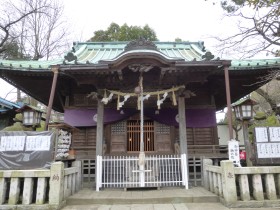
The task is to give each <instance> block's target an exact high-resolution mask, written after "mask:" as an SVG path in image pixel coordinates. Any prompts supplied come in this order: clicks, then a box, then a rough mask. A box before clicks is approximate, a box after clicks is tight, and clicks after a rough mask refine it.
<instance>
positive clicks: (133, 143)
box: [127, 120, 155, 152]
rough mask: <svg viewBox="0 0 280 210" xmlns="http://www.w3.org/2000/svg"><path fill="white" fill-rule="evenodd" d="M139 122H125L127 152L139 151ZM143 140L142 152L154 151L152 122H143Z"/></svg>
mask: <svg viewBox="0 0 280 210" xmlns="http://www.w3.org/2000/svg"><path fill="white" fill-rule="evenodd" d="M140 131H141V129H140V121H139V120H129V121H127V151H128V152H137V151H138V152H139V151H140V135H141V132H140ZM143 134H144V135H143V137H144V138H143V140H144V151H145V152H151V151H155V146H154V145H155V134H154V121H152V120H144V126H143Z"/></svg>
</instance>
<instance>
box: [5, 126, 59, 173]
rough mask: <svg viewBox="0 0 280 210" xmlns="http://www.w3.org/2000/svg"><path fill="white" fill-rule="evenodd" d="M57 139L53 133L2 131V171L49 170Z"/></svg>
mask: <svg viewBox="0 0 280 210" xmlns="http://www.w3.org/2000/svg"><path fill="white" fill-rule="evenodd" d="M55 138H56V134H55V133H54V132H51V131H43V132H36V131H1V132H0V170H16V169H35V168H49V167H50V164H51V162H52V161H53V148H54V144H55Z"/></svg>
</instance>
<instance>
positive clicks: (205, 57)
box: [201, 51, 215, 61]
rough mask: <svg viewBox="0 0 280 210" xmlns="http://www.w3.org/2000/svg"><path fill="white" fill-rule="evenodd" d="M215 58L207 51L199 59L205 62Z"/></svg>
mask: <svg viewBox="0 0 280 210" xmlns="http://www.w3.org/2000/svg"><path fill="white" fill-rule="evenodd" d="M214 57H215V56H214V55H213V54H212V53H211V52H210V51H207V52H206V53H205V54H204V55H203V56H202V57H201V58H202V59H203V60H206V61H210V60H212V59H213V58H214Z"/></svg>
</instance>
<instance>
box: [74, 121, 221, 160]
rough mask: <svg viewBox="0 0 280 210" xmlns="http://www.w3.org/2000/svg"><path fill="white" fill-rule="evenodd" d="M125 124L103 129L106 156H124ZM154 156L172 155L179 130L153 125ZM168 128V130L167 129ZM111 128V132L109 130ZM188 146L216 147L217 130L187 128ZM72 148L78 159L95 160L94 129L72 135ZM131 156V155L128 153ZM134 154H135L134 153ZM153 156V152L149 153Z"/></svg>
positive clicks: (81, 130)
mask: <svg viewBox="0 0 280 210" xmlns="http://www.w3.org/2000/svg"><path fill="white" fill-rule="evenodd" d="M124 125H125V123H124V122H121V123H118V125H117V126H112V125H107V126H105V129H104V139H105V141H106V147H104V149H105V150H106V154H112V155H125V154H127V152H126V149H127V148H126V141H127V139H126V133H125V132H124V131H126V130H125V127H124ZM155 126H156V128H155V152H154V153H155V154H173V153H174V143H175V142H176V141H177V140H178V139H179V129H178V128H174V127H168V126H165V125H160V124H159V123H155ZM167 127H168V128H167ZM112 128H113V132H111V129H112ZM187 144H188V145H218V144H219V143H218V137H217V128H216V127H208V128H187ZM72 147H73V148H74V149H75V150H76V151H77V157H78V159H95V154H96V152H95V150H96V128H95V127H90V128H79V131H76V132H75V133H74V134H73V142H72ZM130 154H133V153H130ZM135 154H136V153H135ZM150 154H153V152H150Z"/></svg>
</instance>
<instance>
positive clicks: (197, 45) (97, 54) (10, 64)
mask: <svg viewBox="0 0 280 210" xmlns="http://www.w3.org/2000/svg"><path fill="white" fill-rule="evenodd" d="M151 43H152V44H153V45H155V49H153V48H149V46H147V48H145V46H143V47H142V48H141V49H133V50H126V47H127V46H128V45H129V44H130V42H77V43H74V44H73V47H72V50H71V51H69V52H68V53H66V54H65V56H64V58H58V59H55V60H50V61H19V60H17V61H16V60H0V69H11V70H23V71H38V70H48V69H50V67H51V66H52V65H75V64H79V65H84V64H85V65H88V64H91V65H95V64H98V63H100V61H114V60H116V59H117V58H119V57H121V56H123V55H127V54H130V53H138V54H140V55H141V54H145V53H154V54H158V55H161V56H162V57H164V58H166V59H168V60H171V61H172V60H174V61H175V60H181V61H185V62H188V61H194V60H195V61H198V62H199V61H204V60H205V57H204V55H205V53H206V51H205V47H204V43H203V42H151ZM278 66H280V58H274V59H258V60H256V59H249V60H232V62H231V66H230V68H229V69H230V70H244V69H260V68H262V69H263V68H271V67H278Z"/></svg>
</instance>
